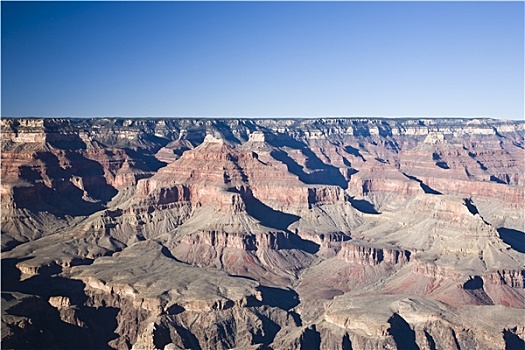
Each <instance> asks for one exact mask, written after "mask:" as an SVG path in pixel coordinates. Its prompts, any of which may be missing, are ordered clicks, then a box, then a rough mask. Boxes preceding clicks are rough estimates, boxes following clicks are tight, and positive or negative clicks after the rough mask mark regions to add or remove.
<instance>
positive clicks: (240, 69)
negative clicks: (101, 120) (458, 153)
mask: <svg viewBox="0 0 525 350" xmlns="http://www.w3.org/2000/svg"><path fill="white" fill-rule="evenodd" d="M1 7H2V116H232V117H241V116H242V117H250V116H252V117H255V116H414V117H415V116H466V117H472V116H488V117H494V118H507V119H523V113H524V15H525V14H524V3H523V2H506V3H505V2H220V3H219V2H6V1H2V2H1Z"/></svg>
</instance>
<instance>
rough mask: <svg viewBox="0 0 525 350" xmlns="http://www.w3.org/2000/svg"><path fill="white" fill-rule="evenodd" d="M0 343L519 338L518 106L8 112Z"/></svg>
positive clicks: (507, 345) (221, 345) (522, 248)
mask: <svg viewBox="0 0 525 350" xmlns="http://www.w3.org/2000/svg"><path fill="white" fill-rule="evenodd" d="M1 137H2V139H1V151H2V152H1V161H2V163H1V187H0V193H1V230H2V234H1V238H2V240H1V242H2V334H1V336H2V348H6V349H63V348H67V349H73V348H74V349H106V348H114V349H129V348H131V349H166V350H168V349H170V350H171V349H232V348H237V349H276V350H279V349H421V350H433V349H523V348H525V243H524V242H525V241H524V239H525V236H524V232H523V231H524V225H525V214H524V210H525V201H524V188H525V173H524V169H525V149H524V147H525V122H524V121H510V120H496V119H487V118H471V119H461V118H436V119H432V118H421V119H409V118H406V119H402V118H396V119H381V118H317V119H301V118H282V119H279V118H267V119H263V118H261V119H250V118H247V119H227V118H223V119H210V118H201V119H199V118H193V119H192V118H2V120H1Z"/></svg>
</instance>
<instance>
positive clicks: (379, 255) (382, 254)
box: [337, 241, 411, 266]
mask: <svg viewBox="0 0 525 350" xmlns="http://www.w3.org/2000/svg"><path fill="white" fill-rule="evenodd" d="M410 255H411V254H410V251H408V250H402V249H397V248H381V247H375V246H373V245H371V244H369V243H365V242H357V241H347V242H344V243H342V245H341V250H340V251H339V253H338V254H337V258H338V259H340V260H344V261H345V262H347V263H352V264H360V265H370V266H376V265H379V264H381V263H386V264H390V265H396V264H405V263H407V262H409V261H410Z"/></svg>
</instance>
